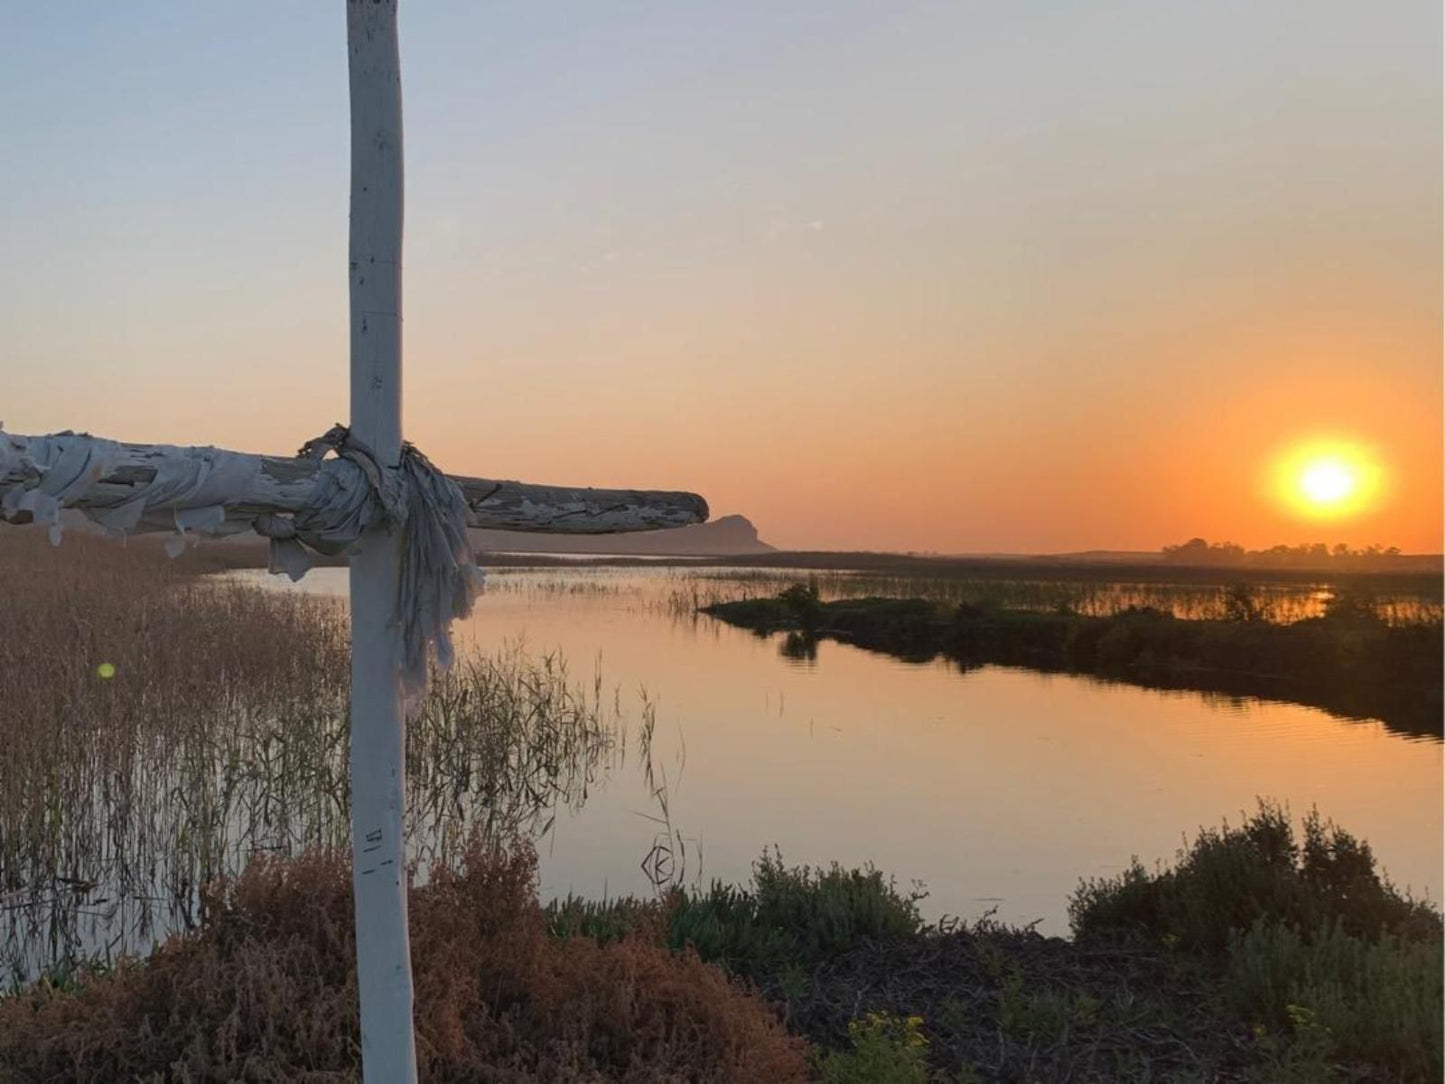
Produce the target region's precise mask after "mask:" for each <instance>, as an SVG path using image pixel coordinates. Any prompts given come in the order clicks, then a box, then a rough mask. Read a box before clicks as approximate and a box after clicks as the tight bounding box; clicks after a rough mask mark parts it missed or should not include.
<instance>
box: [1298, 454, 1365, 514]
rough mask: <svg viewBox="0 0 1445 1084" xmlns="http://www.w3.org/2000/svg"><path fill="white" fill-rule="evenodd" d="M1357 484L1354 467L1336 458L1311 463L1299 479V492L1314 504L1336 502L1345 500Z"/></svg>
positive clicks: (1357, 479)
mask: <svg viewBox="0 0 1445 1084" xmlns="http://www.w3.org/2000/svg"><path fill="white" fill-rule="evenodd" d="M1358 484H1359V475H1358V472H1357V471H1356V470H1355V468H1354V467H1352V466H1351V465H1350V464H1349V463H1341V462H1340V461H1339V460H1336V459H1322V460H1320V461H1319V462H1317V463H1311V464H1310V465H1309V466H1307V467H1305V469H1304V473H1303V474H1301V475H1300V479H1299V487H1300V490H1301V492H1302V493H1303V494H1304V496H1305V497H1306V499H1308V500H1311V501H1314V503H1315V504H1336V503H1338V502H1339V501H1342V500H1345V499H1346V498H1347V497H1349V495H1350V494H1351V493H1353V492H1354V491H1355V486H1356V485H1358Z"/></svg>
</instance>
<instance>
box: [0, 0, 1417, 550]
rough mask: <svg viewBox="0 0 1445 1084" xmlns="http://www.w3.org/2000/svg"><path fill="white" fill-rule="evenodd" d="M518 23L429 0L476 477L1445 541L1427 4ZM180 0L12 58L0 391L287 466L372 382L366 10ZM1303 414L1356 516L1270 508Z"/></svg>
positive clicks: (1411, 544)
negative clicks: (351, 248) (233, 19)
mask: <svg viewBox="0 0 1445 1084" xmlns="http://www.w3.org/2000/svg"><path fill="white" fill-rule="evenodd" d="M564 6H565V5H564ZM488 7H489V6H481V5H479V6H472V5H464V4H460V3H455V4H453V3H442V2H440V0H438V2H437V3H436V4H433V5H426V6H423V5H420V4H412V5H409V6H407V7H406V8H405V10H404V12H403V26H402V32H403V68H404V81H405V85H406V94H407V110H408V115H407V123H408V131H407V140H408V147H407V150H408V170H409V173H408V199H409V203H408V223H407V229H408V234H407V281H406V291H407V293H406V319H407V323H406V335H407V338H406V350H407V355H406V363H407V392H406V431H407V435H408V437H409V438H411V439H412V440H414V441H415V442H416V443H417V444H418V445H420V446H421V447H422V448H423V449H424V450H425V451H426V452H427V453H428V454H429V455H430V456H431V457H432V458H433V459H434V460H436V461H437V462H439V463H441V464H442V465H444V466H445V467H447V468H448V469H450V470H453V471H456V472H458V473H469V474H480V475H491V476H506V477H523V478H526V479H529V480H533V481H542V482H559V483H579V484H595V485H626V486H654V487H659V488H689V489H695V490H697V491H699V492H702V493H703V494H704V495H705V496H707V497H708V499H709V500H710V502H711V503H712V506H713V509H714V511H715V513H728V512H741V513H744V514H746V515H748V516H749V517H750V518H752V519H753V520H754V521H755V522H756V523H757V525H758V527H759V529H760V530H761V532H762V534H763V537H764V538H766V539H767V540H769V541H771V542H773V543H774V544H776V545H780V546H785V547H790V548H793V547H796V548H876V549H907V550H934V551H943V552H983V551H1001V550H1007V551H1059V550H1075V549H1087V548H1119V549H1124V548H1129V549H1154V548H1157V547H1159V546H1161V545H1163V544H1165V543H1169V542H1177V541H1182V540H1184V539H1186V538H1188V537H1190V536H1191V535H1196V534H1201V535H1205V536H1207V537H1210V538H1212V539H1226V538H1228V539H1232V540H1234V541H1237V542H1240V543H1242V544H1245V545H1248V546H1251V547H1258V546H1268V545H1271V544H1274V543H1276V542H1291V543H1293V542H1299V541H1315V540H1319V541H1327V542H1331V543H1333V542H1336V541H1345V542H1348V543H1351V544H1354V545H1365V544H1369V543H1372V542H1379V543H1383V544H1385V545H1391V544H1394V545H1399V546H1401V547H1402V548H1404V549H1406V550H1407V551H1438V550H1440V549H1441V520H1442V505H1441V490H1442V472H1441V442H1442V431H1441V397H1442V385H1441V290H1442V279H1441V208H1440V203H1441V187H1442V185H1441V135H1440V132H1441V116H1440V113H1441V104H1440V74H1441V61H1440V49H1439V42H1440V38H1441V35H1440V25H1439V22H1440V13H1439V10H1438V7H1437V5H1434V4H1425V3H1420V4H1403V5H1400V6H1399V7H1398V10H1393V9H1392V14H1391V16H1390V17H1389V18H1385V17H1384V15H1383V14H1381V13H1380V12H1378V11H1376V10H1375V9H1372V8H1369V7H1368V6H1364V5H1348V4H1343V3H1340V4H1332V3H1322V4H1319V5H1301V6H1300V7H1299V10H1290V9H1289V6H1288V5H1271V6H1270V10H1268V11H1265V10H1261V9H1259V8H1258V6H1257V5H1244V4H1239V5H1232V4H1227V3H1225V4H1220V5H1202V6H1199V7H1198V9H1190V10H1185V9H1183V8H1180V9H1177V10H1174V9H1171V10H1168V11H1165V10H1162V9H1161V7H1160V6H1159V5H1151V4H1143V3H1137V4H1134V3H1123V2H1116V3H1106V4H1101V5H1097V6H1095V7H1094V8H1092V10H1091V11H1090V12H1088V13H1082V12H1072V11H1053V10H1045V9H1044V7H1043V6H1029V5H1018V6H1013V5H1009V6H987V5H970V4H962V5H946V6H941V5H936V4H912V3H900V4H899V5H897V6H896V7H894V6H888V7H887V9H886V10H885V6H883V5H868V4H862V3H858V4H853V3H838V4H833V5H820V4H809V3H797V4H795V5H782V6H778V5H765V4H761V3H751V2H740V3H739V4H737V5H727V6H724V7H727V9H728V10H726V11H722V10H717V11H711V12H700V11H691V12H683V11H680V10H678V11H666V10H649V11H648V13H647V14H646V17H643V16H641V15H638V14H637V13H632V14H625V13H621V9H618V11H614V12H612V13H610V14H604V13H602V12H599V11H597V10H596V9H594V8H589V7H586V6H584V5H576V6H574V7H572V8H569V11H570V21H567V22H563V21H562V19H561V16H559V15H557V14H556V13H555V12H552V13H545V12H530V11H521V10H510V9H509V10H506V11H500V12H496V11H488V10H486V9H487V8H488ZM1015 7H1016V10H1015ZM166 8H167V5H165V4H162V5H158V10H157V11H154V12H150V11H148V12H144V13H140V14H139V15H136V16H135V17H134V18H131V17H130V16H127V19H126V20H119V19H102V20H97V21H95V22H94V23H89V22H88V23H86V24H85V25H83V26H75V25H69V24H66V23H65V20H64V16H63V14H56V13H55V12H51V11H48V10H27V11H26V12H25V13H23V14H22V15H21V17H20V18H21V22H20V25H19V28H18V30H17V32H16V33H15V34H12V35H10V36H9V39H8V40H7V41H6V42H5V43H3V44H0V121H3V123H4V124H5V126H6V130H7V131H9V132H12V133H14V139H13V146H12V150H11V152H10V153H7V161H6V165H5V170H6V185H5V188H6V192H7V199H6V201H5V203H4V205H3V206H0V226H3V228H4V231H5V236H6V237H7V238H8V239H9V241H7V249H8V250H9V254H10V259H9V260H8V261H7V263H8V266H7V267H6V268H5V269H4V270H0V329H3V331H4V334H3V335H0V363H3V366H4V372H5V373H6V374H7V383H6V387H5V394H4V399H3V406H0V417H3V419H4V421H5V423H6V425H7V427H8V428H10V429H11V430H13V431H16V432H43V431H49V430H56V429H63V428H76V429H88V430H90V431H93V432H96V433H99V434H103V435H107V436H115V437H120V438H124V439H133V440H158V441H161V440H163V441H172V442H197V443H217V444H223V445H229V446H233V447H241V448H248V449H255V450H265V451H281V450H288V449H290V448H292V447H294V446H295V445H297V444H299V443H300V442H301V441H302V440H304V439H305V438H307V437H309V436H312V435H315V434H316V433H318V432H320V431H322V430H324V429H325V428H326V427H327V426H328V425H329V424H330V423H331V422H332V421H334V420H337V419H342V418H344V417H345V414H346V402H345V396H346V376H345V373H346V342H345V326H346V320H345V304H346V296H345V289H346V285H345V283H346V280H345V245H346V220H345V213H346V183H347V182H346V163H347V157H346V138H347V129H346V100H345V93H346V80H345V71H344V64H345V53H344V49H343V48H342V47H341V44H340V43H341V41H342V40H343V39H342V37H341V35H342V34H343V27H342V25H341V22H340V17H339V16H338V15H336V13H335V12H332V11H331V10H330V9H329V8H328V9H327V10H326V11H325V12H309V11H308V12H305V13H302V14H299V15H298V14H296V13H295V12H293V11H292V10H291V8H289V7H287V6H286V5H282V4H279V3H278V4H275V5H273V6H272V7H267V5H265V4H263V5H261V11H260V14H259V17H258V26H259V29H254V30H251V31H247V32H244V33H241V34H239V35H238V34H236V33H232V32H230V30H229V29H226V28H227V27H228V26H229V24H227V23H226V20H225V19H224V18H223V17H222V16H221V15H219V14H215V13H210V12H205V11H198V10H192V8H191V6H188V5H183V4H179V3H174V4H171V5H170V6H169V8H168V10H165V11H161V10H159V9H166ZM1306 8H1307V9H1308V10H1306ZM268 18H269V19H271V20H274V21H275V22H277V24H278V25H279V24H282V23H284V25H286V27H287V28H288V35H287V36H286V37H285V38H284V39H278V38H277V36H276V35H275V34H270V33H266V32H264V28H265V25H266V22H267V19H268ZM70 23H71V24H73V23H74V20H73V19H72V20H70ZM152 24H153V25H152ZM231 29H233V28H231ZM223 30H225V31H226V32H225V33H223ZM147 57H149V58H151V59H150V60H146V58H147ZM622 57H626V58H627V63H625V64H624V63H621V62H620V60H619V58H622ZM142 61H144V63H143V62H142ZM1318 438H1331V439H1343V440H1349V441H1352V442H1356V443H1360V444H1364V445H1368V446H1370V447H1371V448H1373V449H1374V451H1375V453H1376V454H1377V456H1378V458H1379V461H1380V465H1381V468H1382V471H1383V479H1384V485H1383V487H1382V490H1381V493H1380V496H1379V500H1378V501H1377V502H1376V504H1375V506H1374V507H1373V508H1371V509H1370V510H1368V511H1366V512H1362V513H1361V514H1359V515H1357V516H1354V517H1351V518H1349V519H1344V520H1340V521H1337V522H1330V523H1319V522H1311V521H1308V520H1302V519H1300V518H1298V515H1297V513H1296V512H1295V511H1293V510H1292V509H1291V508H1290V507H1289V506H1288V505H1287V504H1286V503H1285V502H1283V501H1281V500H1280V499H1279V498H1278V495H1277V494H1274V493H1271V492H1266V481H1267V478H1268V474H1269V471H1270V468H1271V465H1272V463H1273V462H1274V460H1275V459H1276V458H1277V457H1278V456H1279V455H1280V454H1282V452H1284V451H1287V450H1288V449H1289V448H1290V447H1292V446H1295V445H1297V444H1298V443H1300V442H1303V441H1307V440H1311V439H1318Z"/></svg>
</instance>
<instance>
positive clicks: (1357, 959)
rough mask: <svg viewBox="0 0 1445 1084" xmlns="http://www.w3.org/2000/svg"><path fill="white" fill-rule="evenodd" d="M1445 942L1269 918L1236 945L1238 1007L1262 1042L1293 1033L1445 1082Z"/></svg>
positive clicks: (1323, 1048) (1233, 995)
mask: <svg viewBox="0 0 1445 1084" xmlns="http://www.w3.org/2000/svg"><path fill="white" fill-rule="evenodd" d="M1442 965H1445V959H1442V955H1441V942H1440V941H1439V940H1438V939H1437V940H1433V941H1409V940H1403V939H1400V938H1397V937H1393V936H1390V935H1389V934H1386V935H1383V936H1382V937H1380V938H1379V939H1377V940H1370V939H1367V938H1363V937H1359V936H1356V935H1353V934H1350V933H1347V932H1346V931H1345V930H1344V929H1343V928H1342V927H1341V926H1339V925H1329V926H1325V927H1323V928H1321V929H1317V930H1314V931H1312V932H1310V933H1309V934H1308V935H1304V934H1301V933H1299V932H1298V931H1296V930H1293V929H1291V928H1289V927H1288V926H1285V925H1282V924H1280V923H1278V922H1267V921H1263V920H1261V921H1260V922H1257V923H1255V925H1254V926H1252V927H1251V928H1250V929H1249V930H1248V931H1246V932H1245V933H1242V934H1239V933H1236V934H1234V935H1233V936H1232V937H1231V939H1230V946H1229V957H1228V964H1227V971H1226V976H1225V991H1226V997H1227V999H1228V1002H1229V1004H1230V1007H1231V1008H1232V1009H1233V1010H1234V1012H1236V1013H1237V1014H1238V1015H1239V1016H1241V1017H1242V1018H1244V1019H1245V1020H1247V1021H1249V1022H1251V1023H1252V1024H1253V1025H1254V1026H1255V1028H1256V1034H1258V1035H1260V1037H1261V1038H1264V1037H1266V1036H1267V1035H1268V1034H1269V1033H1270V1032H1275V1033H1284V1034H1286V1035H1288V1036H1289V1037H1290V1038H1291V1039H1292V1040H1294V1041H1295V1043H1296V1044H1299V1043H1303V1044H1304V1045H1306V1046H1313V1047H1315V1048H1317V1049H1318V1050H1319V1051H1320V1052H1321V1053H1323V1054H1326V1055H1329V1056H1332V1057H1342V1058H1346V1059H1350V1060H1358V1061H1363V1062H1368V1063H1370V1064H1371V1065H1375V1066H1383V1067H1388V1068H1389V1069H1391V1070H1392V1071H1393V1072H1394V1073H1395V1074H1398V1075H1399V1076H1401V1077H1403V1078H1404V1079H1407V1080H1439V1079H1440V1077H1441V1070H1442V1065H1441V1044H1442V1042H1445V1031H1442V1025H1441V1019H1442V1016H1441V998H1440V984H1441V974H1442V970H1441V969H1442Z"/></svg>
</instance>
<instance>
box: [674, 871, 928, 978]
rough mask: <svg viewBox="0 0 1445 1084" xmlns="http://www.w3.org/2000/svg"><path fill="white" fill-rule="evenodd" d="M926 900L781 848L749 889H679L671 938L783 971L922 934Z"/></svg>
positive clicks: (715, 955) (760, 969) (752, 968)
mask: <svg viewBox="0 0 1445 1084" xmlns="http://www.w3.org/2000/svg"><path fill="white" fill-rule="evenodd" d="M922 898H923V896H922V893H920V892H916V891H915V892H913V893H910V894H906V895H905V894H903V893H901V892H899V891H898V889H897V887H896V885H895V884H894V882H893V881H891V880H885V879H884V877H883V875H882V874H881V873H879V872H878V871H877V870H876V869H874V868H873V867H871V866H869V867H867V868H865V869H844V868H843V867H842V866H840V865H839V864H838V863H836V862H835V863H833V864H832V865H831V866H830V867H829V868H827V869H817V870H814V869H811V868H809V867H808V866H794V867H788V866H785V865H784V864H783V861H782V856H781V855H780V854H778V853H777V852H774V853H773V854H771V855H770V854H764V855H763V856H762V858H760V859H759V860H758V862H757V863H756V864H755V865H754V866H753V879H752V883H751V885H749V886H748V887H746V888H737V887H733V886H731V885H724V884H722V883H720V882H716V881H715V882H713V884H712V886H711V887H710V888H709V889H708V890H707V892H705V893H702V894H693V893H689V892H686V891H681V892H678V893H676V894H675V896H674V898H673V900H672V901H671V902H672V909H671V913H670V918H669V941H670V943H671V944H672V946H673V947H674V948H684V947H688V946H690V947H692V948H694V949H695V950H696V951H697V953H698V955H700V956H701V957H702V958H703V959H704V960H717V961H719V962H721V963H723V964H725V965H726V966H727V967H728V968H729V969H730V970H732V971H735V972H738V973H740V974H747V975H754V976H756V975H759V974H761V973H765V972H766V973H778V972H780V971H782V970H784V969H786V968H788V967H789V966H794V967H796V966H800V965H808V964H811V963H813V962H815V961H817V960H820V959H823V958H825V957H827V956H830V955H833V954H836V953H840V952H845V951H847V950H848V949H850V948H853V947H854V946H855V945H858V944H860V943H862V942H863V941H866V940H879V939H883V938H889V937H905V936H908V935H909V934H912V933H916V932H917V931H918V930H919V929H920V928H922V925H923V920H922V918H921V917H920V915H919V913H918V901H919V900H920V899H922Z"/></svg>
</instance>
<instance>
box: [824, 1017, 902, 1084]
mask: <svg viewBox="0 0 1445 1084" xmlns="http://www.w3.org/2000/svg"><path fill="white" fill-rule="evenodd" d="M848 1038H849V1040H850V1041H851V1042H852V1044H853V1049H852V1050H846V1051H844V1050H833V1051H829V1052H828V1053H826V1054H824V1055H823V1056H822V1057H821V1058H819V1059H818V1070H819V1072H820V1073H821V1074H822V1077H823V1080H824V1082H825V1084H927V1081H928V1039H927V1038H925V1037H924V1034H923V1018H922V1017H919V1016H909V1017H899V1016H894V1015H893V1014H891V1013H886V1012H870V1013H869V1014H868V1015H867V1016H865V1017H864V1018H863V1019H862V1020H853V1021H851V1022H850V1023H849V1024H848Z"/></svg>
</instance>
